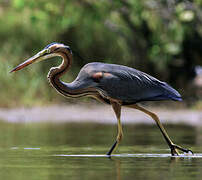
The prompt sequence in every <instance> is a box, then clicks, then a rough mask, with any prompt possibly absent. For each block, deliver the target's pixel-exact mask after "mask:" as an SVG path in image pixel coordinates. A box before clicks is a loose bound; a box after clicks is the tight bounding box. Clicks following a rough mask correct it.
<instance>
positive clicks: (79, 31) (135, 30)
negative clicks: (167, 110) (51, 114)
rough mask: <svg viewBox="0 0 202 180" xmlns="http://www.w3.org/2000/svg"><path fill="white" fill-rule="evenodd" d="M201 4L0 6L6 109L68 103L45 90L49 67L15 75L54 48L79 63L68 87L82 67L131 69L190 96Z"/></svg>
mask: <svg viewBox="0 0 202 180" xmlns="http://www.w3.org/2000/svg"><path fill="white" fill-rule="evenodd" d="M201 8H202V0H193V1H177V0H176V1H175V0H164V1H162V0H142V1H139V0H117V1H112V0H101V1H96V0H58V1H55V0H48V1H47V0H37V1H35V0H29V1H26V0H0V25H1V28H0V39H1V48H0V57H1V63H0V81H1V84H0V88H1V103H0V105H1V106H12V105H19V104H23V105H33V104H34V103H37V104H40V103H47V102H51V101H52V100H53V99H54V102H55V101H57V102H60V101H65V99H64V98H63V97H62V98H61V97H60V96H56V95H55V92H54V90H52V89H51V88H49V85H48V83H46V82H45V79H46V74H47V72H48V69H49V68H50V67H51V66H53V65H56V64H58V63H57V62H56V61H53V60H51V61H47V62H44V63H41V64H38V65H33V66H32V68H31V67H28V68H26V69H25V70H23V71H24V72H19V73H17V74H9V73H8V72H9V70H10V69H12V68H13V67H14V66H15V65H17V64H18V63H20V62H22V61H24V60H25V59H26V58H28V57H30V56H32V55H34V54H35V53H37V52H38V51H39V50H41V49H42V48H43V47H44V46H46V45H47V44H49V43H50V42H53V41H58V42H62V43H65V44H67V45H69V46H70V47H71V48H72V49H73V50H75V51H77V52H78V53H79V54H80V56H82V57H83V58H84V59H85V60H82V59H79V58H78V57H77V56H76V55H75V56H74V61H73V67H72V69H71V71H70V72H69V73H68V74H67V75H66V77H65V81H68V80H69V81H70V80H72V79H73V78H74V77H75V76H76V73H77V72H78V71H79V69H80V68H81V66H82V65H84V64H86V63H88V62H92V61H103V62H108V63H117V64H124V65H128V66H131V67H134V68H137V69H140V70H142V71H145V72H147V73H149V74H151V75H154V76H156V77H157V78H160V79H161V80H164V81H167V82H169V83H170V84H171V85H173V86H174V87H176V88H178V89H180V92H181V93H182V94H183V95H185V96H189V95H190V94H192V95H193V92H192V93H191V92H190V91H187V88H188V89H189V87H188V86H189V84H190V83H189V82H190V80H192V79H193V78H194V76H195V72H194V67H195V65H202V60H201V59H202V51H201V49H202V9H201Z"/></svg>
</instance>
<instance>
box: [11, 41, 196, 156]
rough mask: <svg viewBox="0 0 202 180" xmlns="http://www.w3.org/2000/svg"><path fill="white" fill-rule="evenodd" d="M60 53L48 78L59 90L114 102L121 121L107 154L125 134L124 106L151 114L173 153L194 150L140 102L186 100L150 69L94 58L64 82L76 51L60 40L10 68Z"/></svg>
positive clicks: (61, 92) (13, 70)
mask: <svg viewBox="0 0 202 180" xmlns="http://www.w3.org/2000/svg"><path fill="white" fill-rule="evenodd" d="M56 56H59V57H61V58H62V63H61V64H60V65H59V66H57V67H52V68H50V71H49V72H48V75H47V79H48V81H49V82H50V84H51V85H52V87H53V88H55V89H56V91H57V92H58V93H60V94H61V95H63V96H65V97H69V98H79V97H83V96H88V97H93V98H95V99H97V100H98V101H101V102H103V103H105V104H109V105H111V106H112V109H113V111H114V113H115V115H116V119H117V124H118V126H117V137H116V140H115V142H114V143H113V145H112V147H111V148H110V149H109V151H108V152H107V154H106V155H108V156H111V154H112V153H113V152H114V150H115V149H116V148H117V147H118V145H119V144H120V142H121V140H122V138H123V129H122V123H121V107H122V106H125V107H128V108H133V109H137V110H140V111H142V112H144V113H145V114H147V115H148V116H150V117H151V118H152V119H153V120H154V121H155V122H156V124H157V126H158V128H159V129H160V132H161V133H162V135H163V138H164V139H165V141H166V142H167V144H168V146H169V148H170V152H171V155H172V156H178V155H180V153H179V151H182V152H184V153H192V154H193V152H192V151H191V150H189V149H186V148H183V147H181V146H179V145H176V144H174V143H173V142H172V141H171V139H170V137H169V136H168V134H167V132H166V130H165V129H164V127H163V125H162V124H161V122H160V119H159V117H158V116H157V115H156V114H155V113H154V112H151V111H149V110H147V109H146V108H144V107H142V106H140V105H139V103H140V102H143V101H160V100H173V101H182V97H181V95H180V94H179V93H178V91H176V90H175V89H174V88H172V87H171V86H170V85H168V84H167V83H166V82H162V81H160V80H158V79H156V78H155V77H153V76H151V75H148V74H147V73H144V72H142V71H139V70H137V69H134V68H131V67H127V66H124V65H118V64H108V63H102V62H91V63H88V64H86V65H84V66H83V67H82V68H81V70H80V72H79V73H78V75H77V77H76V79H75V80H74V81H73V82H71V83H66V82H63V81H61V80H60V77H61V76H62V75H64V74H65V73H66V72H67V71H68V70H69V68H70V66H71V64H72V59H73V53H72V50H71V49H70V47H69V46H67V45H65V44H62V43H57V42H54V43H51V44H49V45H47V46H46V47H45V48H44V49H42V50H41V51H40V52H38V53H37V54H36V55H34V56H33V57H31V58H29V59H28V60H26V61H24V62H23V63H21V64H19V65H18V66H16V67H15V68H14V69H12V70H11V71H10V72H16V71H18V70H20V69H23V68H24V67H26V66H28V65H30V64H32V63H36V62H39V61H43V60H46V59H49V58H52V57H56Z"/></svg>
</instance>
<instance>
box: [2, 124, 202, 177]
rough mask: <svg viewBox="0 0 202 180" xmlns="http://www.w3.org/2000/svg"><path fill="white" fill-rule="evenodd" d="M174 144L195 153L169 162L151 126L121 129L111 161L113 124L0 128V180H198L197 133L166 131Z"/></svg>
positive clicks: (200, 134) (201, 161) (200, 146)
mask: <svg viewBox="0 0 202 180" xmlns="http://www.w3.org/2000/svg"><path fill="white" fill-rule="evenodd" d="M166 129H167V131H168V134H169V135H170V137H171V138H172V139H173V141H174V142H175V143H176V144H180V145H181V146H184V147H187V148H191V149H192V150H193V151H194V152H195V154H194V155H193V156H192V155H186V154H185V155H181V156H179V157H172V156H171V155H170V150H169V149H168V147H167V145H166V143H165V141H164V140H163V138H162V135H161V134H160V131H159V130H158V128H157V127H156V126H154V125H141V124H140V125H125V126H124V139H123V142H122V143H121V145H120V146H119V148H118V149H117V151H116V152H115V153H114V155H113V156H111V158H109V157H108V156H106V155H105V153H106V152H107V151H108V150H109V148H110V146H111V145H112V144H113V141H114V139H115V137H116V126H115V125H102V124H91V123H84V124H78V123H75V124H72V123H65V124H54V123H33V124H12V123H4V122H1V123H0V152H1V158H0V178H1V179H6V180H10V179H15V180H18V179H19V180H25V179H26V180H27V179H29V180H34V179H37V180H42V179H43V180H46V179H47V180H49V179H50V180H58V179H60V180H62V179H68V180H78V179H81V180H83V179H88V180H94V179H95V178H96V180H99V179H118V180H125V179H144V180H145V179H149V180H156V179H169V180H170V179H175V180H180V179H183V180H186V179H200V178H201V176H202V154H201V153H202V151H201V150H202V142H201V140H202V129H201V128H200V127H191V126H185V125H168V126H166Z"/></svg>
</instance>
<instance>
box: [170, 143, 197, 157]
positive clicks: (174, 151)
mask: <svg viewBox="0 0 202 180" xmlns="http://www.w3.org/2000/svg"><path fill="white" fill-rule="evenodd" d="M170 149H171V154H172V156H175V155H177V156H179V152H178V150H180V151H183V152H185V153H191V154H194V153H193V152H192V150H190V149H185V148H182V147H180V146H178V145H176V144H172V145H171V146H170Z"/></svg>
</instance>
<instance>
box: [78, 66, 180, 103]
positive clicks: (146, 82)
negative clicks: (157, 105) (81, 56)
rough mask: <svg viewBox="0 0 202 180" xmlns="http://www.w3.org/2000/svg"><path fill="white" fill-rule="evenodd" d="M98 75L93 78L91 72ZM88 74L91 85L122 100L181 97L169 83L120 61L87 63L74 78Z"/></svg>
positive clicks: (84, 76)
mask: <svg viewBox="0 0 202 180" xmlns="http://www.w3.org/2000/svg"><path fill="white" fill-rule="evenodd" d="M96 73H97V74H98V73H101V74H102V77H100V78H99V79H96V78H95V76H93V75H95V74H96ZM80 78H81V79H83V78H88V80H89V78H90V80H91V81H92V83H91V84H92V85H93V87H94V88H96V89H97V90H98V91H99V92H100V93H101V94H102V95H103V96H105V97H109V98H113V99H117V100H121V101H122V102H123V103H125V104H131V103H136V102H140V101H157V100H169V99H171V100H176V101H180V100H181V95H180V94H179V93H178V92H177V91H176V90H175V89H173V88H172V87H171V86H169V85H168V84H167V83H165V82H162V81H160V80H158V79H156V78H154V77H152V76H150V75H148V74H146V73H144V72H141V71H138V70H136V69H134V68H130V67H127V66H123V65H116V64H106V63H97V62H95V63H89V64H87V65H85V66H84V67H83V68H82V69H81V71H80V73H79V75H78V77H77V79H78V80H79V79H80Z"/></svg>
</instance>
